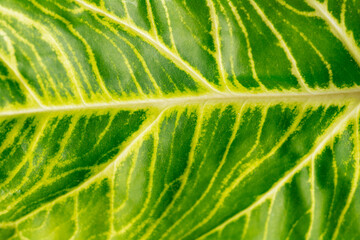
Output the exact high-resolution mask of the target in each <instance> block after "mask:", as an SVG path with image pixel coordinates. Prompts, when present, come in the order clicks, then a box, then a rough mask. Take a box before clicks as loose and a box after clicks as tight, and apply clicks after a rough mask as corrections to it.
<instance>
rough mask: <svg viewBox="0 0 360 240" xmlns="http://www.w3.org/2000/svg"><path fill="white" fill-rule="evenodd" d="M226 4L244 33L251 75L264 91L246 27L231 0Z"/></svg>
mask: <svg viewBox="0 0 360 240" xmlns="http://www.w3.org/2000/svg"><path fill="white" fill-rule="evenodd" d="M228 4H229V6H230V8H231V11H232V13H233V15H234V17H235V19H236V22H237V24H238V25H239V27H240V29H241V31H242V32H243V34H244V37H245V41H246V48H247V54H248V58H249V63H250V68H251V73H252V76H253V78H254V80H255V81H256V82H257V83H258V84H259V86H260V88H261V90H262V91H266V87H265V86H264V85H263V84H262V83H261V81H260V79H259V77H258V75H257V73H256V68H255V61H254V56H253V54H252V48H251V44H250V40H249V34H248V32H247V29H246V27H245V25H244V23H243V21H242V20H241V17H240V14H239V13H238V11H237V9H236V7H235V6H234V5H233V3H232V2H231V1H228Z"/></svg>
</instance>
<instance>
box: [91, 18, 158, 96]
mask: <svg viewBox="0 0 360 240" xmlns="http://www.w3.org/2000/svg"><path fill="white" fill-rule="evenodd" d="M95 19H97V20H98V21H99V22H100V23H101V24H103V25H104V26H106V27H107V28H108V29H109V30H110V31H111V32H112V33H114V34H115V35H116V36H117V37H119V38H120V39H121V40H123V41H124V42H125V43H126V44H127V45H128V46H129V47H130V48H131V50H132V51H133V52H134V53H135V55H136V57H137V58H138V60H139V61H140V63H141V65H142V67H143V68H144V71H145V73H146V74H147V75H148V77H149V79H150V81H151V83H152V84H153V86H154V87H155V89H156V90H157V93H158V94H159V95H162V91H161V89H160V87H159V85H158V84H157V82H156V80H155V78H154V77H153V75H152V73H151V72H150V69H149V67H148V65H147V63H146V61H145V59H144V58H143V56H142V55H141V54H140V52H139V51H138V50H137V49H136V47H135V46H134V45H133V44H132V43H131V42H130V41H129V40H127V39H126V38H124V37H122V36H121V35H120V34H119V33H118V31H116V30H115V29H114V28H113V27H111V25H110V24H109V23H108V22H106V21H103V20H102V19H100V18H99V17H97V16H95Z"/></svg>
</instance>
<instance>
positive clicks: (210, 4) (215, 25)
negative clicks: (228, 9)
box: [206, 0, 231, 91]
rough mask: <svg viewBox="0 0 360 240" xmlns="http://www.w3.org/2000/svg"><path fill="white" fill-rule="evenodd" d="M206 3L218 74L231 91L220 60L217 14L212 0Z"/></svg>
mask: <svg viewBox="0 0 360 240" xmlns="http://www.w3.org/2000/svg"><path fill="white" fill-rule="evenodd" d="M206 3H207V5H208V7H209V9H210V19H211V22H212V24H211V35H212V37H213V40H214V44H215V56H216V62H217V66H218V71H219V74H220V80H221V82H222V83H223V84H224V86H225V88H226V89H227V91H231V90H230V89H229V87H228V85H227V81H226V78H227V73H226V71H225V69H224V66H223V62H222V54H221V39H220V26H219V18H218V16H217V13H216V8H215V6H214V3H213V0H207V1H206Z"/></svg>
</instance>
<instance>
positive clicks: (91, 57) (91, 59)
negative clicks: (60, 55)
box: [30, 0, 112, 99]
mask: <svg viewBox="0 0 360 240" xmlns="http://www.w3.org/2000/svg"><path fill="white" fill-rule="evenodd" d="M30 1H31V2H32V3H33V4H34V6H36V7H37V8H38V9H40V10H41V11H42V12H43V13H45V14H47V15H49V16H52V17H53V18H55V19H57V20H59V21H61V22H62V23H64V24H65V26H66V28H67V29H68V30H69V31H70V32H71V33H72V34H73V35H74V36H75V37H76V38H78V39H79V40H80V41H81V43H82V44H83V46H84V47H85V49H86V53H87V55H88V56H89V62H90V65H91V67H92V69H93V71H94V74H95V76H96V80H98V84H99V86H100V88H101V90H102V91H103V92H104V93H105V95H106V96H107V97H108V98H109V99H112V96H111V94H110V92H109V91H108V90H107V88H106V86H105V82H104V80H103V78H102V77H101V75H100V72H99V68H98V67H97V64H96V58H95V55H94V53H93V51H92V49H91V47H90V46H89V44H88V42H87V41H86V40H85V38H84V37H83V36H81V34H80V33H79V32H78V31H76V30H75V28H74V27H73V25H72V24H71V22H70V21H68V20H66V19H65V18H63V17H61V16H60V15H58V14H56V13H54V12H52V11H50V10H48V9H46V8H44V7H43V6H41V5H40V4H38V3H37V2H35V1H33V0H30ZM69 47H70V49H71V52H73V50H72V48H71V46H70V45H69ZM73 55H74V58H75V59H76V61H77V58H76V54H73ZM78 66H79V68H80V69H82V67H81V65H80V64H78ZM83 76H85V75H83ZM84 79H85V80H87V78H86V77H84ZM88 85H89V83H88Z"/></svg>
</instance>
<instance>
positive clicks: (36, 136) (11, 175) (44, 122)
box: [0, 117, 49, 215]
mask: <svg viewBox="0 0 360 240" xmlns="http://www.w3.org/2000/svg"><path fill="white" fill-rule="evenodd" d="M48 119H49V118H48V117H46V118H45V119H43V120H42V121H41V122H39V125H40V127H38V128H37V129H36V131H35V133H34V135H33V139H32V141H31V143H30V147H29V150H28V151H27V152H26V154H25V155H24V156H23V160H21V161H20V162H19V164H18V165H17V166H16V168H15V169H14V170H12V171H11V172H10V173H9V176H8V177H7V179H6V181H4V182H3V183H2V184H1V186H6V185H7V184H8V183H10V182H11V181H12V180H13V179H14V178H15V176H16V175H17V173H18V172H19V171H20V170H21V168H22V167H23V166H24V165H25V164H26V162H27V161H29V167H28V168H27V169H26V175H25V176H24V177H23V179H22V181H21V182H20V183H19V184H18V187H16V188H15V189H13V190H12V191H11V192H9V194H12V193H14V192H16V191H17V190H18V189H20V188H21V186H22V184H23V183H24V182H26V181H28V179H27V176H28V175H29V174H30V171H31V170H32V162H33V158H31V155H33V154H34V153H35V152H36V151H35V148H36V146H37V144H38V143H39V141H40V138H41V137H42V134H43V133H44V130H45V128H46V127H47V122H48ZM22 134H23V137H26V133H25V132H23V133H22ZM5 197H6V195H3V196H1V198H0V199H1V200H3V199H4V198H5ZM19 199H20V198H19ZM13 204H14V203H12V204H11V205H10V204H9V205H8V206H7V209H6V211H5V212H0V215H1V214H3V213H6V212H8V211H9V209H10V208H11V206H12V205H13ZM15 204H16V201H15Z"/></svg>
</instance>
